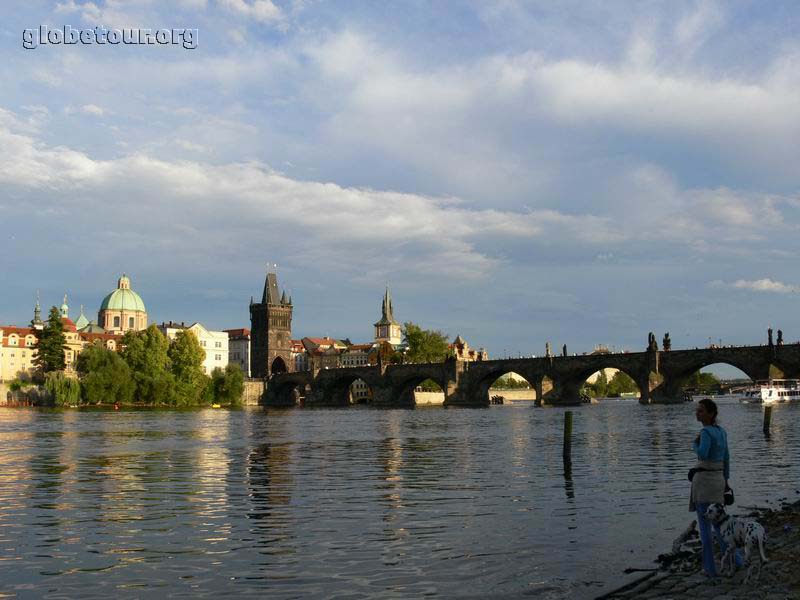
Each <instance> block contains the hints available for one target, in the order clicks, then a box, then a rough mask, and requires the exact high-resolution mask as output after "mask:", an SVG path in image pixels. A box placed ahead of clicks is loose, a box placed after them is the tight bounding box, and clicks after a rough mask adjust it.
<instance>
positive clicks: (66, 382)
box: [44, 371, 81, 406]
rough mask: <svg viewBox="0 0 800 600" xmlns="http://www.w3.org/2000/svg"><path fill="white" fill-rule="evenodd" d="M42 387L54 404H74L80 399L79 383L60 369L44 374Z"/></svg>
mask: <svg viewBox="0 0 800 600" xmlns="http://www.w3.org/2000/svg"><path fill="white" fill-rule="evenodd" d="M44 389H45V390H47V393H48V394H49V396H50V398H51V399H52V401H53V403H54V404H55V405H56V406H74V405H76V404H78V403H79V402H80V400H81V384H80V383H79V382H78V380H77V379H72V378H71V377H67V376H66V375H64V373H62V372H61V371H52V372H50V373H48V374H47V375H45V379H44Z"/></svg>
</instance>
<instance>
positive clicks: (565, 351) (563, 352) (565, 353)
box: [561, 344, 567, 356]
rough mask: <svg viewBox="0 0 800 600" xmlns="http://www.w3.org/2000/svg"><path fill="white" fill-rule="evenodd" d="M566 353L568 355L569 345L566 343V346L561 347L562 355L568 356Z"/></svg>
mask: <svg viewBox="0 0 800 600" xmlns="http://www.w3.org/2000/svg"><path fill="white" fill-rule="evenodd" d="M566 355H567V345H566V344H564V347H563V348H561V356H566Z"/></svg>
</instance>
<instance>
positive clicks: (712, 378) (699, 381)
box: [681, 370, 720, 394]
mask: <svg viewBox="0 0 800 600" xmlns="http://www.w3.org/2000/svg"><path fill="white" fill-rule="evenodd" d="M681 387H682V388H683V389H685V390H695V391H698V392H701V393H704V394H707V393H709V392H718V391H719V389H720V381H719V379H718V378H717V376H716V375H714V374H713V373H701V372H700V371H699V370H698V371H695V372H694V373H692V374H691V375H689V377H687V378H686V380H685V381H684V382H683V385H682V386H681Z"/></svg>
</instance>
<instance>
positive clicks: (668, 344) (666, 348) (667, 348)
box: [662, 331, 672, 352]
mask: <svg viewBox="0 0 800 600" xmlns="http://www.w3.org/2000/svg"><path fill="white" fill-rule="evenodd" d="M662 346H663V348H664V352H669V351H670V350H672V340H671V339H669V331H668V332H667V333H665V334H664V340H663V342H662Z"/></svg>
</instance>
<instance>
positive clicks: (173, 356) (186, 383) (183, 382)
mask: <svg viewBox="0 0 800 600" xmlns="http://www.w3.org/2000/svg"><path fill="white" fill-rule="evenodd" d="M167 356H168V357H169V361H170V364H171V369H172V375H173V377H174V378H175V402H176V404H178V405H179V406H194V405H196V404H199V403H200V400H201V398H202V396H203V392H204V390H205V389H206V387H207V386H208V384H209V380H208V376H207V375H206V374H205V372H204V371H203V361H204V360H205V358H206V351H205V350H203V348H202V346H200V342H199V341H198V339H197V336H196V335H195V334H194V333H193V332H191V331H189V330H187V329H182V330H181V331H178V333H177V335H176V336H175V339H174V340H173V341H172V343H170V345H169V350H168V351H167Z"/></svg>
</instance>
